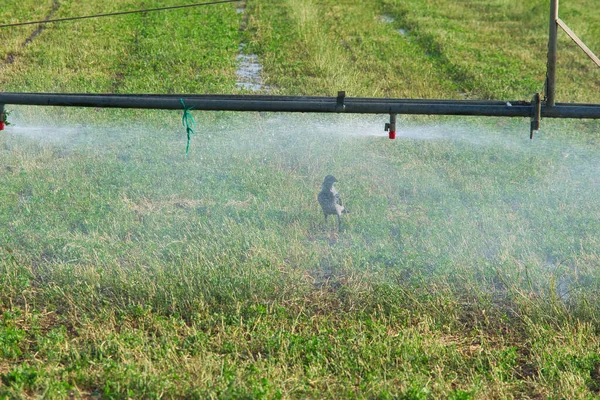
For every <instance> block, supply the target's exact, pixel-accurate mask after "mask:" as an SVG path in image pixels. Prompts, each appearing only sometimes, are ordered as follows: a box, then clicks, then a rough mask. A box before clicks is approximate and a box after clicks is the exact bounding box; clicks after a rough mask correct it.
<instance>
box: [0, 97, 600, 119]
mask: <svg viewBox="0 0 600 400" xmlns="http://www.w3.org/2000/svg"><path fill="white" fill-rule="evenodd" d="M182 99H183V101H184V102H185V105H186V107H190V108H193V109H194V110H211V111H265V112H317V113H356V114H429V115H471V116H488V117H535V116H536V103H535V101H532V102H527V101H510V102H507V101H497V100H489V101H486V100H429V99H389V98H358V97H354V98H352V97H345V95H344V94H343V92H340V95H338V97H312V96H270V95H190V94H179V95H166V94H120V95H115V94H78V93H74V94H66V93H11V92H1V93H0V104H3V105H6V104H13V105H34V106H62V107H102V108H138V109H166V110H182V108H183V107H182V103H181V100H182ZM540 106H541V107H539V109H540V111H538V113H539V114H537V116H538V117H547V118H590V119H600V104H577V103H556V105H555V106H554V107H547V106H546V105H545V103H543V102H542V103H541V105H540Z"/></svg>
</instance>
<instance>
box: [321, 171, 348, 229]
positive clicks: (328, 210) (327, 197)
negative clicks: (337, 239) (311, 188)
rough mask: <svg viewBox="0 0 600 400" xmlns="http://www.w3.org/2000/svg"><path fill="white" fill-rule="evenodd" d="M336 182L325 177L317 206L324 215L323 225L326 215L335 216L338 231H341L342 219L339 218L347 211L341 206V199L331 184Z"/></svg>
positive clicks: (331, 176) (331, 178)
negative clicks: (319, 206) (318, 205)
mask: <svg viewBox="0 0 600 400" xmlns="http://www.w3.org/2000/svg"><path fill="white" fill-rule="evenodd" d="M337 181H338V180H337V179H335V177H334V176H333V175H327V176H326V177H325V180H324V181H323V184H322V185H321V191H320V192H319V195H318V196H317V199H318V200H319V204H320V205H321V208H322V209H323V214H324V215H325V223H327V216H328V215H337V220H338V230H341V227H342V219H341V218H340V216H341V215H342V214H346V213H347V212H348V211H346V209H345V208H344V206H343V205H342V199H341V197H340V194H339V193H338V192H337V190H335V188H334V187H333V184H334V183H335V182H337Z"/></svg>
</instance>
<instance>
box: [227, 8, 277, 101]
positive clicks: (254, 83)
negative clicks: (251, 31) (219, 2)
mask: <svg viewBox="0 0 600 400" xmlns="http://www.w3.org/2000/svg"><path fill="white" fill-rule="evenodd" d="M235 12H236V13H238V14H244V13H245V12H246V3H245V2H242V3H241V4H240V5H239V7H238V8H236V9H235ZM247 24H248V21H247V17H245V16H244V17H243V18H242V22H241V24H240V31H244V30H246V26H247ZM245 47H246V43H240V46H239V54H238V55H237V57H236V60H237V65H238V67H237V70H236V71H235V74H236V75H237V81H236V83H235V87H236V88H238V89H242V90H246V91H250V92H259V91H267V92H268V91H269V90H270V88H269V87H268V86H265V84H264V82H263V80H262V76H261V71H262V65H261V63H260V61H259V58H258V56H257V55H256V54H246V53H245V52H244V48H245Z"/></svg>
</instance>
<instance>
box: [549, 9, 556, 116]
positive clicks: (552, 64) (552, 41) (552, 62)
mask: <svg viewBox="0 0 600 400" xmlns="http://www.w3.org/2000/svg"><path fill="white" fill-rule="evenodd" d="M557 20H558V0H550V30H549V33H550V35H549V39H548V71H547V72H546V106H547V107H554V105H555V102H556V100H555V99H556V98H555V90H556V53H557V42H558V24H557V23H556V21H557Z"/></svg>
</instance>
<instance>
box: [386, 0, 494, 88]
mask: <svg viewBox="0 0 600 400" xmlns="http://www.w3.org/2000/svg"><path fill="white" fill-rule="evenodd" d="M383 10H384V14H383V17H382V22H385V23H390V24H394V23H395V22H396V21H397V23H398V25H399V26H401V27H402V28H399V29H397V32H398V33H400V34H401V35H402V36H407V35H406V34H407V32H410V33H411V34H410V40H411V42H412V43H414V44H415V45H416V46H419V47H420V48H421V51H422V52H423V54H424V55H425V57H427V58H428V59H429V61H430V62H431V63H432V64H434V65H435V66H437V68H438V69H439V70H440V71H443V73H444V74H445V75H446V76H447V77H448V78H449V79H450V81H451V82H452V83H454V84H455V85H456V87H457V88H458V89H459V90H461V92H460V95H461V96H463V97H466V98H471V97H476V98H485V99H489V98H493V93H489V92H488V91H486V90H482V89H481V88H479V87H477V85H476V82H477V78H476V77H475V76H474V75H473V74H471V73H469V71H468V70H466V69H464V68H462V67H461V66H460V65H457V64H456V63H454V62H452V60H450V59H449V58H448V56H447V54H446V53H445V51H444V45H443V44H442V43H440V42H439V41H438V40H436V38H435V36H434V35H433V34H430V33H427V32H425V31H424V29H422V27H421V26H420V25H419V23H418V22H416V21H415V20H413V19H411V18H409V15H408V14H409V12H408V10H406V9H403V8H400V9H397V8H395V7H392V9H390V7H389V6H388V5H387V4H386V3H384V4H383Z"/></svg>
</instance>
